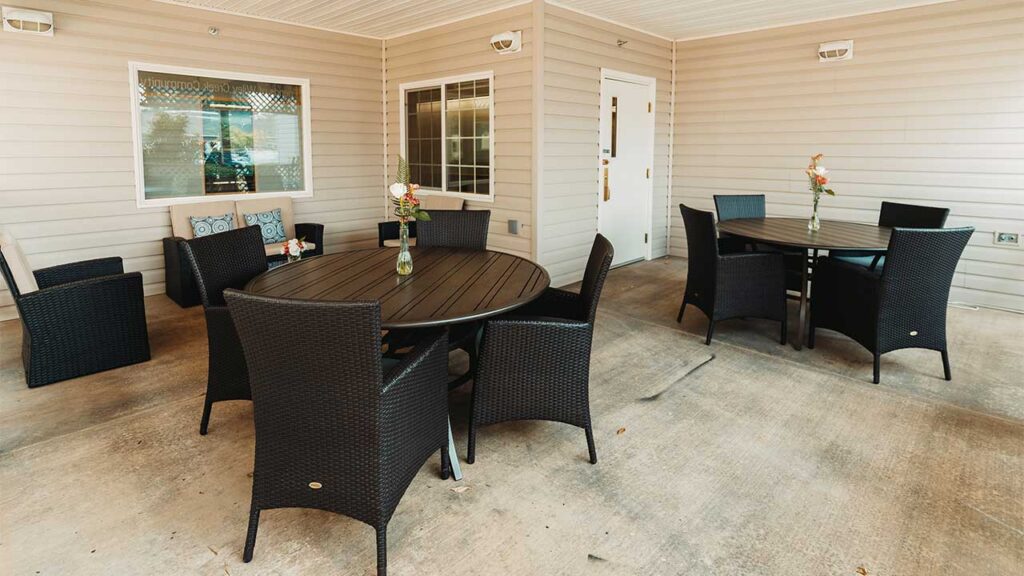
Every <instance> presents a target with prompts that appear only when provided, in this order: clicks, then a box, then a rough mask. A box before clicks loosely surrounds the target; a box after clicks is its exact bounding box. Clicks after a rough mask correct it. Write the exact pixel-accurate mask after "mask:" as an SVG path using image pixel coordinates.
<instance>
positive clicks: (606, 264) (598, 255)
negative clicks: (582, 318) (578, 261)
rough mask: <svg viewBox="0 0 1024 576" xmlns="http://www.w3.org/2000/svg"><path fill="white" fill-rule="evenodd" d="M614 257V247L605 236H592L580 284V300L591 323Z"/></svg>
mask: <svg viewBox="0 0 1024 576" xmlns="http://www.w3.org/2000/svg"><path fill="white" fill-rule="evenodd" d="M614 258H615V247H614V246H612V243H611V242H609V241H608V239H607V238H605V237H604V236H602V235H600V234H598V235H597V236H594V244H593V245H592V246H591V247H590V258H588V259H587V268H586V270H584V272H583V283H582V284H580V300H582V301H583V310H584V311H585V312H586V313H587V318H586V320H587V322H590V323H591V324H593V322H594V317H595V316H596V315H597V303H598V300H600V299H601V290H602V289H604V281H605V278H607V277H608V270H609V269H610V268H611V267H612V259H614Z"/></svg>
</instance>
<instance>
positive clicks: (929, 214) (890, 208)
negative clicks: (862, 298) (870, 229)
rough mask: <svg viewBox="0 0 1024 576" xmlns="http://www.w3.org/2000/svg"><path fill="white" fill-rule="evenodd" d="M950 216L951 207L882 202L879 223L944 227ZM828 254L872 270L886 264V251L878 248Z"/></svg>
mask: <svg viewBox="0 0 1024 576" xmlns="http://www.w3.org/2000/svg"><path fill="white" fill-rule="evenodd" d="M948 217H949V208H938V207H935V206H917V205H915V204H900V203H898V202H882V208H881V210H879V211H878V225H879V226H885V227H887V228H897V227H899V228H942V227H943V226H945V225H946V218H948ZM828 255H829V256H830V257H831V258H834V259H836V260H842V261H844V262H849V263H850V264H856V265H858V266H863V267H865V268H868V269H870V270H874V269H875V268H880V267H883V266H885V252H880V251H877V250H832V251H830V252H829V254H828Z"/></svg>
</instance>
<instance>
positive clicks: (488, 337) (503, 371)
mask: <svg viewBox="0 0 1024 576" xmlns="http://www.w3.org/2000/svg"><path fill="white" fill-rule="evenodd" d="M614 254H615V250H614V248H613V247H612V245H611V243H610V242H608V240H607V239H606V238H605V237H604V236H601V235H600V234H598V235H597V237H596V238H594V245H593V247H592V248H591V250H590V259H589V260H588V261H587V268H586V271H585V273H584V276H583V283H582V286H581V287H580V292H579V294H575V293H573V292H567V291H565V290H559V289H556V288H549V289H548V290H546V291H545V292H544V294H543V295H542V296H541V297H540V298H539V299H537V300H535V301H534V302H531V303H530V304H528V305H526V306H524V307H522V308H519V309H517V310H515V311H514V313H513V315H509V316H505V317H501V318H499V319H496V320H489V321H487V322H486V323H485V324H484V332H483V339H482V341H481V343H480V359H479V366H478V368H477V371H476V378H475V380H474V383H473V397H472V405H473V406H472V414H471V416H470V420H469V449H468V451H467V454H466V462H468V463H470V464H472V463H473V462H474V461H475V460H476V432H477V428H479V427H481V426H487V425H489V424H497V423H499V422H507V421H510V420H550V421H553V422H562V423H565V424H570V425H572V426H577V427H579V428H583V430H584V431H585V432H586V436H587V449H588V451H589V453H590V463H591V464H596V463H597V450H596V448H595V447H594V432H593V426H592V423H591V419H590V350H591V345H592V343H593V339H594V318H595V315H596V314H597V304H598V300H599V299H600V297H601V289H602V288H603V287H604V281H605V277H606V276H607V275H608V269H609V268H610V267H611V264H612V258H613V256H614Z"/></svg>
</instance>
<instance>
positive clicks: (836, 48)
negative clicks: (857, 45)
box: [818, 40, 853, 62]
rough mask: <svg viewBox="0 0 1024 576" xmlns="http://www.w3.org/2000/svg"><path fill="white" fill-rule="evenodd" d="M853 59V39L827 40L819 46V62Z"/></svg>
mask: <svg viewBox="0 0 1024 576" xmlns="http://www.w3.org/2000/svg"><path fill="white" fill-rule="evenodd" d="M852 59H853V40H839V41H838V42H825V43H824V44H821V45H819V46H818V62H838V61H840V60H852Z"/></svg>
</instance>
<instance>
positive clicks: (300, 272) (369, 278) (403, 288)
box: [245, 247, 551, 329]
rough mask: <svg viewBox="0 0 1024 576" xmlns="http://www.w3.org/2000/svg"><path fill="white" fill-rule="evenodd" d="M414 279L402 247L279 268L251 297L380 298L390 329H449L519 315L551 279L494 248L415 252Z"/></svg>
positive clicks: (258, 281)
mask: <svg viewBox="0 0 1024 576" xmlns="http://www.w3.org/2000/svg"><path fill="white" fill-rule="evenodd" d="M409 252H410V253H411V254H412V260H413V273H412V274H410V275H408V276H399V275H398V273H397V272H395V261H396V260H397V258H398V248H372V249H367V250H354V251H351V252H339V253H336V254H326V255H324V256H316V257H313V258H309V259H305V260H299V261H298V262H293V263H291V264H287V265H285V266H281V267H278V268H274V269H273V270H270V271H268V272H264V273H263V274H260V275H259V276H257V277H256V278H253V279H252V280H251V281H250V282H249V283H248V284H247V285H246V287H245V289H246V291H248V292H253V293H255V294H261V295H263V296H272V297H278V298H298V299H303V300H320V301H343V300H347V301H351V300H378V301H380V304H381V326H382V327H384V328H386V329H395V328H426V327H432V326H449V325H452V324H458V323H461V322H470V321H473V320H480V319H483V318H487V317H490V316H495V315H497V314H502V313H504V312H508V311H510V310H514V309H515V308H518V307H520V306H522V305H524V304H526V303H528V302H530V301H532V300H534V299H536V298H537V297H539V296H540V295H541V293H542V292H544V290H545V289H546V288H547V287H548V285H549V284H550V282H551V279H550V278H549V277H548V273H547V271H545V270H544V268H542V267H541V266H539V265H537V264H534V263H533V262H530V261H529V260H527V259H525V258H520V257H518V256H513V255H512V254H505V253H503V252H493V251H491V250H462V249H455V248H416V247H413V248H410V250H409Z"/></svg>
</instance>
